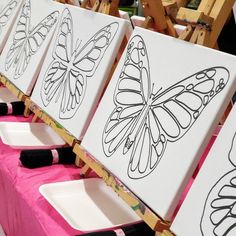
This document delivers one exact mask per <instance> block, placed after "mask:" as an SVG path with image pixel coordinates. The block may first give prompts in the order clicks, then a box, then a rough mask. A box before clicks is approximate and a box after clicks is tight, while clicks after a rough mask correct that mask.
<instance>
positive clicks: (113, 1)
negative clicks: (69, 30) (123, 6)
mask: <svg viewBox="0 0 236 236" xmlns="http://www.w3.org/2000/svg"><path fill="white" fill-rule="evenodd" d="M118 6H119V0H96V1H89V0H85V1H83V3H82V4H81V7H83V8H86V9H91V11H94V12H100V13H104V14H107V15H112V16H119V11H118Z"/></svg>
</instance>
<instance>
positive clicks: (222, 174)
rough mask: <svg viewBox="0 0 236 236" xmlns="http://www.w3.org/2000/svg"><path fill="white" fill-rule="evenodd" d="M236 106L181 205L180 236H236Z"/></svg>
mask: <svg viewBox="0 0 236 236" xmlns="http://www.w3.org/2000/svg"><path fill="white" fill-rule="evenodd" d="M235 120H236V106H234V107H233V110H232V111H231V113H230V115H229V117H228V118H227V121H226V122H225V123H224V125H223V128H222V129H221V131H220V134H219V135H218V137H217V139H216V141H215V143H214V145H213V146H212V148H211V151H210V153H209V154H208V156H207V159H206V160H205V162H204V164H203V166H202V168H201V169H200V172H199V174H198V176H197V178H196V180H195V181H194V183H193V185H192V187H191V189H190V191H189V193H188V195H187V198H186V199H185V201H184V203H183V205H182V206H181V208H180V210H179V212H178V214H177V216H176V218H175V220H174V222H173V225H172V230H173V231H174V232H175V233H176V234H177V235H180V236H189V235H191V236H216V235H217V236H223V235H224V236H234V235H236V218H235V202H236V191H235V186H236V183H235V177H236V125H235Z"/></svg>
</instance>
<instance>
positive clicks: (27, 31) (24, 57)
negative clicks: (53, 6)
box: [5, 0, 59, 79]
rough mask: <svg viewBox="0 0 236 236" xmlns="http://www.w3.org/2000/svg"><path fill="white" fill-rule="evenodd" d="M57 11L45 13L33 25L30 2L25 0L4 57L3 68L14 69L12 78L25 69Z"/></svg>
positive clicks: (47, 31) (49, 28) (45, 35)
mask: <svg viewBox="0 0 236 236" xmlns="http://www.w3.org/2000/svg"><path fill="white" fill-rule="evenodd" d="M58 16H59V11H54V12H52V13H50V14H49V15H47V16H46V17H45V18H44V19H43V20H42V21H41V22H40V23H39V24H37V25H36V26H35V27H32V26H31V2H30V0H26V1H25V3H24V5H23V7H22V10H21V13H20V16H19V19H18V22H17V26H16V31H15V33H14V36H13V42H12V44H11V46H10V49H9V51H8V53H7V57H6V59H5V70H6V71H8V70H9V69H13V70H14V79H18V78H20V77H21V76H22V75H23V74H24V72H25V71H26V69H27V67H28V64H29V63H30V60H31V57H32V56H33V55H35V54H36V53H37V51H38V50H39V48H40V46H41V45H42V44H43V42H44V40H45V39H46V37H47V35H48V33H49V32H50V30H51V29H52V27H53V26H54V25H55V23H56V22H57V19H58Z"/></svg>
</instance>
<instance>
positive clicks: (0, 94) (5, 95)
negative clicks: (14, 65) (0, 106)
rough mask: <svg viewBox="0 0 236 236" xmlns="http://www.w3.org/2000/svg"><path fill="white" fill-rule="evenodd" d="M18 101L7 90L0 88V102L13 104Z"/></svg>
mask: <svg viewBox="0 0 236 236" xmlns="http://www.w3.org/2000/svg"><path fill="white" fill-rule="evenodd" d="M15 101H19V99H18V98H17V97H16V96H15V95H13V94H12V93H11V92H10V91H9V90H8V89H7V88H4V87H0V102H15Z"/></svg>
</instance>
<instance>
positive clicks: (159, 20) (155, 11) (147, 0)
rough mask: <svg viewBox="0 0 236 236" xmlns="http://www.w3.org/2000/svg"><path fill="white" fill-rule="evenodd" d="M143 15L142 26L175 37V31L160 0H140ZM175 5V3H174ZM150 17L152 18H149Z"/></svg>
mask: <svg viewBox="0 0 236 236" xmlns="http://www.w3.org/2000/svg"><path fill="white" fill-rule="evenodd" d="M141 4H142V7H143V12H144V16H145V18H146V20H145V22H144V24H143V26H144V27H145V28H149V29H153V30H155V31H158V32H160V33H164V34H168V35H171V36H173V37H176V36H177V34H176V31H175V29H174V26H173V24H172V22H171V20H170V17H169V16H168V14H167V12H166V10H165V8H164V6H163V3H162V1H161V0H141ZM176 7H177V5H176ZM150 18H152V20H151V19H150Z"/></svg>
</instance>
